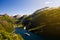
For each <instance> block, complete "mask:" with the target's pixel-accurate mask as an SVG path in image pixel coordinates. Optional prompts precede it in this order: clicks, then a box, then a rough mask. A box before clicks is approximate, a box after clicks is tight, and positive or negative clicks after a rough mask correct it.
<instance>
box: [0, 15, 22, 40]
mask: <svg viewBox="0 0 60 40" xmlns="http://www.w3.org/2000/svg"><path fill="white" fill-rule="evenodd" d="M15 22H16V19H15V18H13V17H11V16H9V15H7V14H4V15H0V40H23V38H22V36H21V35H18V34H15V33H13V32H14V26H15Z"/></svg>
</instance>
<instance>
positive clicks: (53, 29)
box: [23, 7, 60, 37]
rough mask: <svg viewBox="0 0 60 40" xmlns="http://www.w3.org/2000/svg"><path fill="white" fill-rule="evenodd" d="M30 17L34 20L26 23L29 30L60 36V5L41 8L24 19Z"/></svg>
mask: <svg viewBox="0 0 60 40" xmlns="http://www.w3.org/2000/svg"><path fill="white" fill-rule="evenodd" d="M29 18H32V20H30V22H29V23H27V25H25V26H26V27H27V29H28V30H29V31H31V32H34V33H36V34H38V35H45V36H49V37H50V36H51V37H52V36H55V37H56V36H60V7H58V8H45V9H41V10H40V9H39V10H37V11H36V12H34V13H33V14H32V15H30V16H29V17H27V18H26V19H25V20H24V21H26V20H28V19H29ZM23 24H24V22H23Z"/></svg>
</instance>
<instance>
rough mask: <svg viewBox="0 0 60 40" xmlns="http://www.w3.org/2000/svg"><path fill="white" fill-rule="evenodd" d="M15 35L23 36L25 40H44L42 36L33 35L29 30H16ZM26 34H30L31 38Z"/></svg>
mask: <svg viewBox="0 0 60 40" xmlns="http://www.w3.org/2000/svg"><path fill="white" fill-rule="evenodd" d="M15 33H16V34H20V35H22V37H23V38H24V40H43V38H42V37H41V36H38V35H36V34H33V33H31V32H29V31H27V30H24V29H23V28H15ZM25 33H28V34H30V36H27V35H25Z"/></svg>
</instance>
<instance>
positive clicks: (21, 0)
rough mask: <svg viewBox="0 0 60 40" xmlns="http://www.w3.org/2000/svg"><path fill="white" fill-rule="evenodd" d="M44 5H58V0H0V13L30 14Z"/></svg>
mask: <svg viewBox="0 0 60 40" xmlns="http://www.w3.org/2000/svg"><path fill="white" fill-rule="evenodd" d="M45 6H49V7H53V6H60V0H0V14H4V13H7V14H9V15H15V14H19V15H23V14H32V13H33V12H34V11H36V10H37V9H40V8H43V7H45Z"/></svg>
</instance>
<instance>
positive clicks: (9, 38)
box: [0, 30, 23, 40]
mask: <svg viewBox="0 0 60 40" xmlns="http://www.w3.org/2000/svg"><path fill="white" fill-rule="evenodd" d="M0 40H23V38H22V37H21V36H20V35H18V34H12V33H8V32H5V31H1V30H0Z"/></svg>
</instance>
